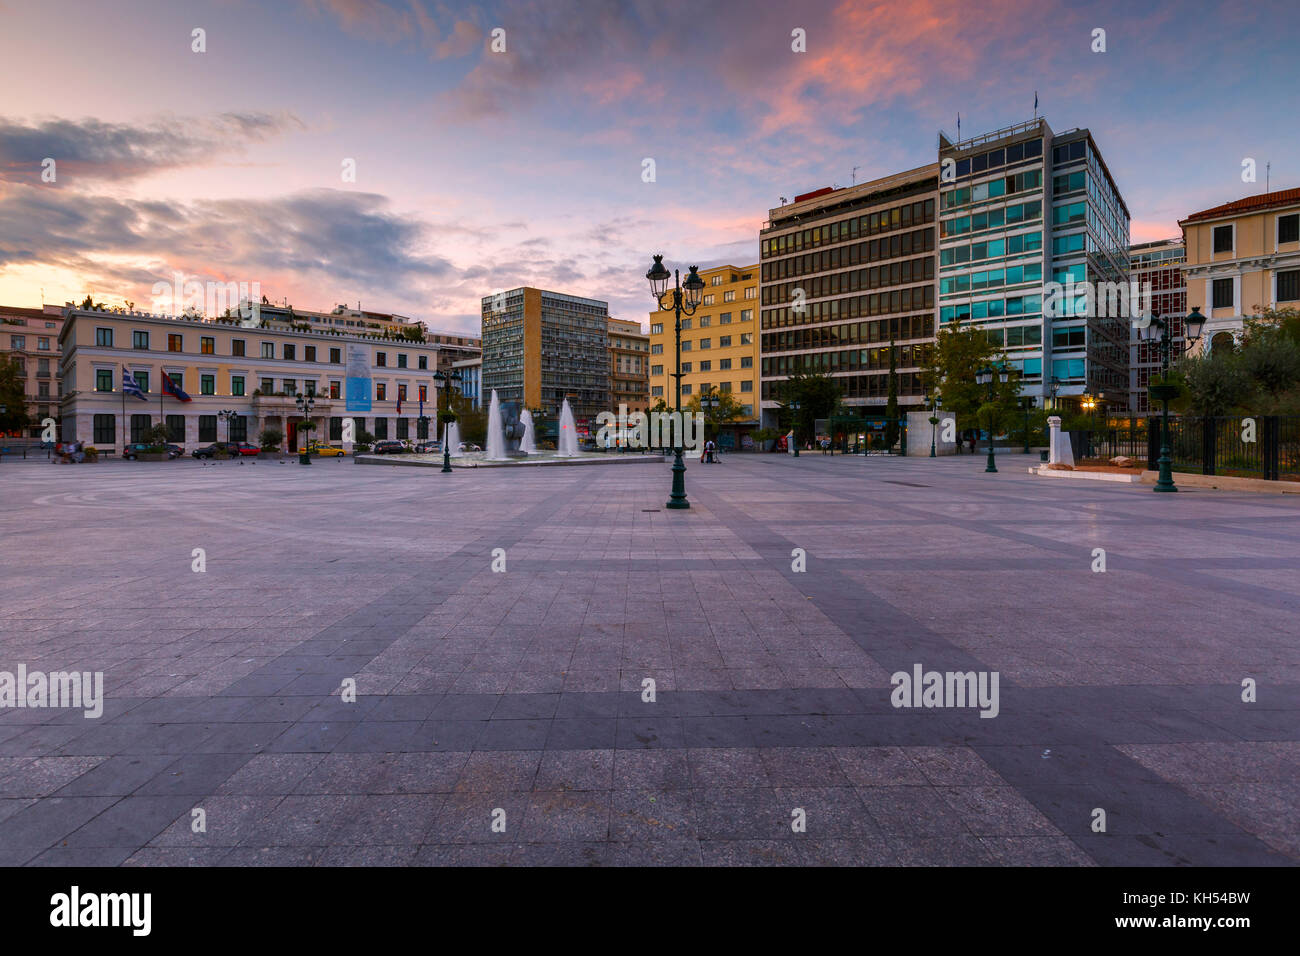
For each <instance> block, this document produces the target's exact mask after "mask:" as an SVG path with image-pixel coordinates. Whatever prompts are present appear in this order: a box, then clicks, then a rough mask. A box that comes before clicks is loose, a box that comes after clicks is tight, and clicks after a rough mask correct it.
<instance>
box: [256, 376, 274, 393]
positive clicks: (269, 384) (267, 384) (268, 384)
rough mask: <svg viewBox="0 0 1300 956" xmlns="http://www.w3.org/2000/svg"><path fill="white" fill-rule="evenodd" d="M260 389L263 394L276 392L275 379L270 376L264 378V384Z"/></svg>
mask: <svg viewBox="0 0 1300 956" xmlns="http://www.w3.org/2000/svg"><path fill="white" fill-rule="evenodd" d="M258 391H259V392H261V393H262V394H263V395H273V394H275V380H274V379H270V378H264V379H262V384H261V386H260V387H259V388H258Z"/></svg>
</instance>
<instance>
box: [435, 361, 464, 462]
mask: <svg viewBox="0 0 1300 956" xmlns="http://www.w3.org/2000/svg"><path fill="white" fill-rule="evenodd" d="M433 380H434V381H435V382H436V383H437V388H438V398H439V402H438V405H439V407H441V406H442V405H443V402H442V401H441V399H442V393H443V392H446V393H447V401H446V405H447V409H448V410H450V409H451V392H450V388H451V384H452V382H459V381H460V372H459V371H457V370H456V369H452V370H451V373H450V374H448V373H446V372H444V371H442V369H439V370H438V371H436V372H434V373H433ZM439 417H443V416H442V415H440V416H439ZM448 424H449V423H448V422H447V421H445V420H444V421H443V423H442V473H443V474H444V475H450V474H451V444H450V443H449V442H448V441H447V425H448Z"/></svg>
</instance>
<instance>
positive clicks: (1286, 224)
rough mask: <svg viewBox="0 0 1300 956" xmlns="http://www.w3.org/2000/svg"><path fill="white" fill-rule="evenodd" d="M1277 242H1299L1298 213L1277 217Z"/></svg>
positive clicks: (1299, 219)
mask: <svg viewBox="0 0 1300 956" xmlns="http://www.w3.org/2000/svg"><path fill="white" fill-rule="evenodd" d="M1277 241H1278V242H1279V243H1282V242H1300V212H1293V213H1291V215H1289V216H1278V217H1277Z"/></svg>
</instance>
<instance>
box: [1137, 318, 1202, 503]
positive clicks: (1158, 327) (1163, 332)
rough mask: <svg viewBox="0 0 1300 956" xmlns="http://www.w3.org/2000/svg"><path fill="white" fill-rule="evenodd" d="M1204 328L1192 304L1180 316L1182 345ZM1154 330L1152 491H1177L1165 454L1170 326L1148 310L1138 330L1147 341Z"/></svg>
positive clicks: (1170, 391)
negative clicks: (1156, 411) (1155, 471)
mask: <svg viewBox="0 0 1300 956" xmlns="http://www.w3.org/2000/svg"><path fill="white" fill-rule="evenodd" d="M1204 327H1205V316H1203V315H1201V309H1200V307H1199V306H1193V307H1192V312H1191V314H1190V315H1188V316H1187V318H1185V319H1183V329H1184V334H1183V342H1184V344H1183V348H1184V349H1186V348H1187V347H1189V346H1191V345H1192V344H1194V343H1195V342H1196V341H1197V339H1199V338H1200V337H1201V330H1202V329H1203V328H1204ZM1156 332H1159V333H1160V338H1159V341H1160V379H1161V381H1160V383H1159V384H1158V385H1153V386H1151V387H1150V392H1151V397H1152V398H1155V399H1158V400H1159V401H1160V404H1161V405H1162V406H1163V407H1162V409H1161V412H1160V461H1159V466H1160V476H1159V477H1158V478H1157V479H1156V485H1155V487H1154V488H1153V489H1151V490H1152V491H1157V492H1171V491H1177V490H1178V486H1177V485H1175V484H1174V470H1173V460H1172V459H1171V458H1170V457H1169V454H1170V449H1169V399H1171V398H1173V397H1174V395H1175V394H1176V393H1177V391H1178V389H1177V387H1176V386H1174V385H1172V384H1170V383H1169V381H1168V377H1169V351H1170V348H1171V346H1172V345H1173V341H1174V340H1173V335H1172V334H1171V333H1172V329H1171V328H1170V323H1169V322H1167V321H1165V320H1164V319H1162V318H1160V313H1159V312H1156V311H1154V310H1153V311H1152V313H1151V321H1150V323H1148V324H1147V325H1146V327H1145V328H1144V329H1143V330H1142V335H1143V337H1144V338H1146V339H1148V340H1150V339H1152V338H1155V337H1156V335H1155V334H1156Z"/></svg>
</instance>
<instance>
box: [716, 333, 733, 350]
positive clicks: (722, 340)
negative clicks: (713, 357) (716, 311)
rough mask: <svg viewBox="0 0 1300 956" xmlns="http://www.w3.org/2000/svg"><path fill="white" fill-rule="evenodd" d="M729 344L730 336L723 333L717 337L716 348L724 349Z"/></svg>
mask: <svg viewBox="0 0 1300 956" xmlns="http://www.w3.org/2000/svg"><path fill="white" fill-rule="evenodd" d="M730 345H731V336H730V335H723V336H720V337H719V338H718V348H720V349H725V348H728V347H729V346H730Z"/></svg>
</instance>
